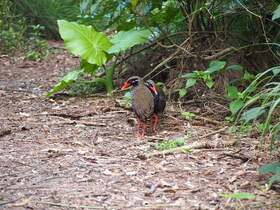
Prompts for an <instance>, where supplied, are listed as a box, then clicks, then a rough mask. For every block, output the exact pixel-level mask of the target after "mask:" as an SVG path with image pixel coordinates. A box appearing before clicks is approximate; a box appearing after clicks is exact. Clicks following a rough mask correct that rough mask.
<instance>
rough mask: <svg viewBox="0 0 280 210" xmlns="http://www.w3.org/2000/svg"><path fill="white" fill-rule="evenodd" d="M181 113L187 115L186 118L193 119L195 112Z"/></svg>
mask: <svg viewBox="0 0 280 210" xmlns="http://www.w3.org/2000/svg"><path fill="white" fill-rule="evenodd" d="M181 115H182V116H184V117H185V119H186V120H192V119H193V118H194V117H195V114H194V113H192V112H181Z"/></svg>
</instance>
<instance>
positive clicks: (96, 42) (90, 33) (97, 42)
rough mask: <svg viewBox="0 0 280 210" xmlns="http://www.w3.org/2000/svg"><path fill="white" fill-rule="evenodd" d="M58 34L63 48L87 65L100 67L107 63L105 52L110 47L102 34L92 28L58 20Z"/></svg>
mask: <svg viewBox="0 0 280 210" xmlns="http://www.w3.org/2000/svg"><path fill="white" fill-rule="evenodd" d="M57 23H58V27H59V33H60V35H61V37H62V38H63V40H64V43H65V46H66V48H67V49H68V50H70V51H71V52H72V53H73V54H74V55H78V56H81V57H82V59H84V60H86V61H87V62H88V63H91V64H96V65H98V66H101V65H102V64H105V62H106V61H107V55H106V52H107V50H108V49H109V48H110V47H111V46H112V44H111V43H110V41H109V39H108V38H107V37H106V35H105V34H104V33H101V32H97V31H95V30H94V29H93V28H92V26H85V25H81V24H78V23H76V22H68V21H65V20H58V21H57Z"/></svg>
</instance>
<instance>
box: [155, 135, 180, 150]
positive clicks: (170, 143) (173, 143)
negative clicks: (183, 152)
mask: <svg viewBox="0 0 280 210" xmlns="http://www.w3.org/2000/svg"><path fill="white" fill-rule="evenodd" d="M184 144H185V139H184V138H178V139H173V140H167V141H163V142H160V143H158V144H156V146H155V147H156V149H157V150H160V151H162V150H167V149H172V148H176V147H180V146H183V145H184Z"/></svg>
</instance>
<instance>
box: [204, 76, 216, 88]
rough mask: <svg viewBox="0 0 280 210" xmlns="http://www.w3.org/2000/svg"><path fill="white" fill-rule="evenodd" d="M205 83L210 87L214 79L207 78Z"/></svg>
mask: <svg viewBox="0 0 280 210" xmlns="http://www.w3.org/2000/svg"><path fill="white" fill-rule="evenodd" d="M205 83H206V85H207V87H208V88H212V87H213V86H214V81H213V80H212V78H208V79H207V80H206V82H205Z"/></svg>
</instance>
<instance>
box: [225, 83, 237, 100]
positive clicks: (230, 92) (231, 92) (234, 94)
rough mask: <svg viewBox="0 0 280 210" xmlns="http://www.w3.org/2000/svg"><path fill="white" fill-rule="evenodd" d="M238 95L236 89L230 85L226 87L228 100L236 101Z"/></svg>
mask: <svg viewBox="0 0 280 210" xmlns="http://www.w3.org/2000/svg"><path fill="white" fill-rule="evenodd" d="M238 93H239V91H238V89H237V87H235V86H231V85H229V86H228V87H227V96H228V97H229V98H230V99H238V98H239V95H238Z"/></svg>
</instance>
